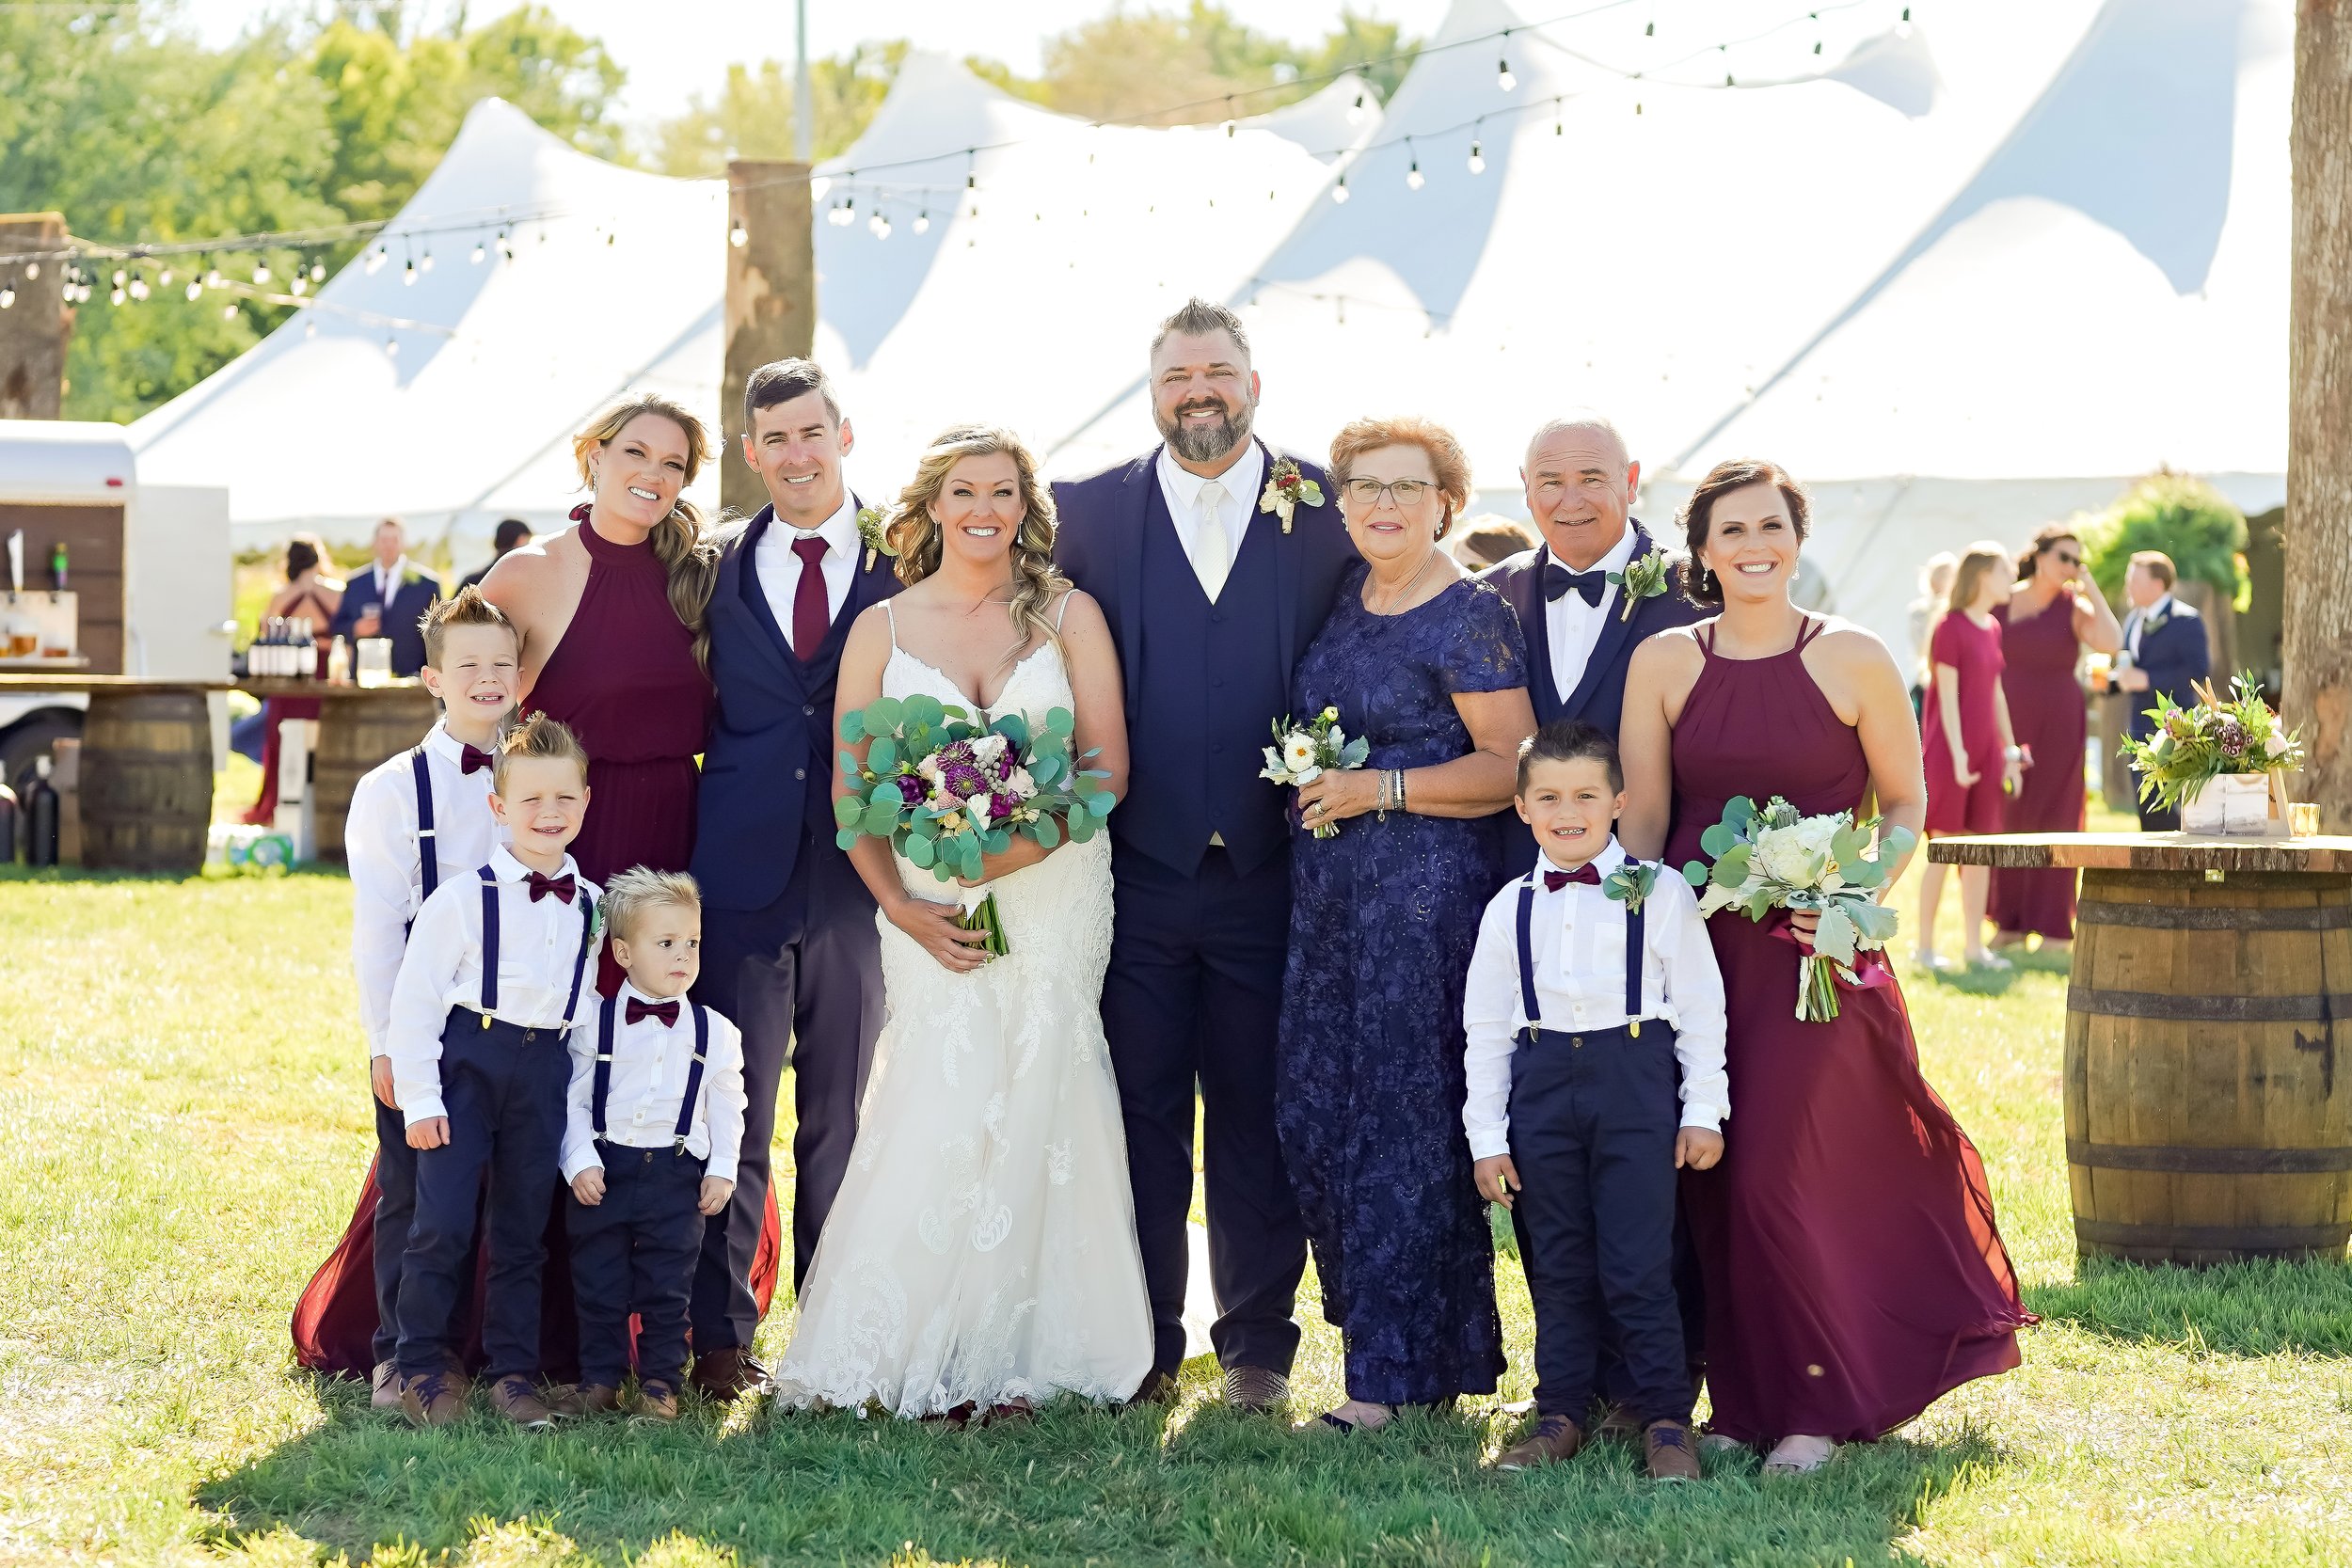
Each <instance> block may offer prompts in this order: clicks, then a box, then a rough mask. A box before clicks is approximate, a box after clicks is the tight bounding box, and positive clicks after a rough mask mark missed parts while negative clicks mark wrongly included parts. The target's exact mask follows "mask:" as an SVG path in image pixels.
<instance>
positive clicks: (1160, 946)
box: [1103, 841, 1307, 1375]
mask: <svg viewBox="0 0 2352 1568" xmlns="http://www.w3.org/2000/svg"><path fill="white" fill-rule="evenodd" d="M1113 850H1114V853H1113V861H1112V866H1113V876H1114V879H1115V881H1114V888H1115V893H1114V897H1115V899H1116V911H1117V912H1116V924H1115V925H1114V926H1113V927H1112V936H1111V960H1110V972H1109V974H1108V975H1107V976H1106V977H1105V979H1104V985H1103V1027H1104V1033H1105V1034H1107V1035H1108V1036H1109V1037H1110V1048H1111V1066H1112V1069H1113V1070H1114V1071H1115V1072H1116V1073H1117V1074H1118V1077H1119V1101H1120V1111H1121V1113H1122V1119H1123V1120H1124V1122H1125V1124H1126V1131H1127V1171H1128V1177H1129V1180H1130V1181H1131V1183H1132V1185H1133V1187H1134V1189H1135V1201H1136V1238H1137V1240H1138V1241H1140V1242H1141V1243H1142V1248H1143V1280H1144V1287H1145V1289H1146V1290H1147V1291H1149V1292H1150V1294H1151V1297H1152V1370H1153V1371H1154V1372H1166V1373H1168V1374H1170V1375H1173V1374H1174V1372H1175V1370H1176V1369H1177V1368H1178V1367H1179V1366H1180V1365H1181V1364H1182V1363H1183V1361H1184V1276H1185V1274H1186V1272H1187V1268H1188V1265H1189V1262H1190V1254H1189V1252H1188V1250H1187V1248H1186V1245H1185V1241H1184V1221H1185V1216H1186V1215H1187V1214H1189V1213H1190V1212H1191V1210H1192V1151H1193V1125H1194V1116H1193V1089H1194V1085H1195V1084H1196V1083H1198V1085H1199V1086H1200V1126H1201V1134H1202V1138H1203V1142H1204V1144H1205V1147H1204V1148H1203V1150H1202V1159H1201V1164H1202V1167H1203V1178H1204V1180H1205V1183H1206V1187H1207V1196H1208V1221H1209V1275H1210V1281H1211V1283H1212V1284H1213V1285H1214V1286H1215V1287H1216V1307H1217V1319H1216V1325H1215V1326H1214V1327H1213V1328H1212V1329H1211V1331H1210V1338H1211V1340H1212V1342H1213V1343H1214V1344H1215V1345H1216V1358H1217V1360H1218V1362H1219V1363H1220V1364H1222V1365H1224V1366H1227V1367H1264V1368H1270V1369H1272V1370H1276V1371H1279V1372H1288V1371H1289V1370H1290V1367H1291V1360H1292V1358H1293V1357H1294V1356H1295V1355H1296V1354H1297V1353H1298V1325H1297V1324H1296V1323H1294V1322H1292V1321H1291V1311H1292V1308H1293V1307H1294V1305H1295V1301H1296V1299H1297V1295H1298V1280H1299V1276H1300V1275H1302V1274H1304V1273H1305V1272H1306V1267H1307V1232H1306V1227H1304V1226H1303V1225H1302V1224H1301V1223H1300V1221H1299V1217H1298V1201H1297V1199H1296V1198H1295V1197H1294V1196H1292V1194H1291V1183H1290V1174H1289V1172H1288V1171H1287V1170H1286V1169H1285V1168H1284V1166H1283V1164H1282V1147H1281V1140H1280V1138H1279V1136H1278V1135H1277V1133H1276V1132H1275V1128H1274V1051H1275V1038H1276V1035H1277V1032H1278V1025H1279V1019H1280V1013H1281V995H1282V964H1283V959H1284V957H1285V954H1286V951H1287V949H1288V946H1289V942H1290V907H1291V881H1290V856H1289V855H1288V854H1287V853H1283V854H1279V855H1277V856H1275V857H1274V859H1273V860H1271V861H1270V862H1268V863H1266V864H1264V865H1262V866H1259V867H1258V868H1256V869H1255V870H1253V871H1251V872H1249V873H1248V874H1247V875H1243V874H1239V873H1237V872H1235V870H1234V869H1233V863H1232V858H1231V857H1230V856H1229V855H1227V853H1226V852H1225V851H1224V850H1223V849H1219V848H1212V849H1210V850H1209V851H1208V853H1207V855H1206V856H1205V857H1204V858H1203V859H1202V861H1201V863H1200V870H1199V872H1198V873H1197V874H1195V875H1192V876H1186V875H1184V873H1183V872H1180V871H1176V870H1173V869H1171V868H1170V867H1168V866H1166V865H1163V864H1161V863H1159V862H1157V861H1154V860H1152V858H1151V857H1149V856H1147V855H1141V854H1137V853H1136V852H1135V851H1133V850H1131V849H1128V848H1126V847H1124V846H1121V845H1119V844H1117V843H1116V841H1114V845H1113Z"/></svg>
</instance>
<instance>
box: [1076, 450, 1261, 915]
mask: <svg viewBox="0 0 2352 1568" xmlns="http://www.w3.org/2000/svg"><path fill="white" fill-rule="evenodd" d="M1274 550H1275V542H1274V531H1273V529H1272V528H1271V527H1265V528H1261V527H1255V526H1253V527H1251V528H1250V529H1249V530H1248V531H1247V532H1246V533H1245V534H1244V535H1243V538H1242V546H1241V551H1240V553H1239V555H1237V556H1236V557H1235V558H1234V561H1233V570H1232V574H1231V575H1230V576H1228V577H1227V578H1226V579H1225V587H1224V590H1223V592H1222V593H1221V594H1219V595H1218V597H1217V601H1216V603H1215V604H1214V605H1212V604H1211V603H1210V602H1209V600H1208V596H1207V595H1206V594H1203V593H1202V592H1201V591H1200V578H1199V577H1198V576H1197V575H1196V574H1195V573H1194V571H1193V568H1192V562H1191V560H1190V559H1189V558H1188V557H1186V555H1185V554H1184V543H1183V541H1181V540H1180V539H1178V538H1177V536H1176V528H1175V525H1174V524H1173V523H1172V522H1170V521H1169V520H1168V500H1167V498H1166V497H1165V496H1163V495H1162V494H1161V492H1160V487H1159V485H1158V484H1157V483H1153V484H1152V490H1151V495H1150V500H1149V512H1148V515H1147V516H1146V518H1145V521H1144V529H1143V583H1144V597H1143V604H1142V607H1141V608H1142V616H1143V628H1142V629H1143V646H1144V649H1145V650H1146V657H1144V659H1143V660H1142V669H1141V671H1140V676H1141V679H1140V683H1139V685H1138V688H1137V689H1136V690H1135V691H1133V692H1131V693H1130V694H1129V704H1128V710H1129V711H1130V712H1140V713H1143V714H1146V715H1149V719H1148V721H1146V722H1144V723H1141V724H1138V725H1136V727H1135V728H1134V729H1133V730H1131V732H1130V733H1129V735H1128V736H1127V751H1128V757H1129V772H1128V779H1129V783H1128V795H1127V799H1126V800H1122V801H1120V805H1119V809H1118V810H1117V811H1115V812H1113V813H1112V814H1111V817H1110V823H1111V832H1112V833H1113V834H1114V835H1115V836H1116V837H1117V838H1118V839H1119V840H1120V842H1121V843H1123V844H1126V845H1127V846H1129V847H1132V848H1135V849H1136V850H1138V851H1140V852H1142V853H1143V854H1146V855H1149V856H1151V857H1152V859H1153V860H1155V861H1158V862H1159V863H1162V864H1163V865H1167V866H1169V867H1171V868H1173V869H1175V870H1177V871H1181V872H1183V873H1184V874H1185V875H1186V876H1190V875H1192V873H1193V872H1194V871H1196V870H1197V869H1198V868H1199V866H1200V856H1201V853H1202V851H1204V850H1205V849H1207V848H1208V847H1209V835H1210V834H1211V833H1213V832H1215V833H1221V834H1223V835H1224V838H1225V847H1226V848H1227V849H1228V850H1230V851H1231V852H1232V856H1233V860H1234V862H1235V863H1236V864H1237V865H1239V866H1241V867H1242V868H1244V869H1248V868H1250V867H1253V866H1256V865H1259V864H1261V863H1263V862H1264V861H1265V860H1266V859H1267V858H1268V857H1270V856H1272V855H1273V854H1275V853H1276V852H1277V851H1278V850H1279V849H1280V848H1282V847H1284V845H1285V844H1287V842H1288V840H1289V826H1288V824H1287V823H1286V822H1285V821H1284V819H1283V816H1282V805H1283V799H1284V797H1283V792H1282V791H1281V790H1280V789H1279V788H1277V787H1276V786H1275V785H1273V784H1269V783H1267V782H1266V781H1265V780H1263V779H1261V778H1260V777H1258V769H1259V768H1261V767H1263V765H1264V760H1265V759H1264V757H1263V755H1262V754H1261V753H1262V752H1263V748H1264V747H1265V746H1266V744H1267V743H1268V741H1269V739H1270V738H1271V735H1270V726H1271V724H1272V722H1273V721H1275V720H1277V719H1279V718H1280V717H1281V716H1282V715H1283V714H1284V713H1285V712H1287V711H1288V709H1289V705H1290V680H1289V672H1288V671H1286V670H1284V669H1283V668H1282V655H1281V649H1280V647H1279V642H1280V632H1279V626H1278V625H1277V616H1278V613H1279V590H1278V585H1277V582H1276V571H1275V556H1274ZM1136 673H1137V672H1133V671H1131V672H1130V677H1131V678H1133V677H1134V676H1135V675H1136Z"/></svg>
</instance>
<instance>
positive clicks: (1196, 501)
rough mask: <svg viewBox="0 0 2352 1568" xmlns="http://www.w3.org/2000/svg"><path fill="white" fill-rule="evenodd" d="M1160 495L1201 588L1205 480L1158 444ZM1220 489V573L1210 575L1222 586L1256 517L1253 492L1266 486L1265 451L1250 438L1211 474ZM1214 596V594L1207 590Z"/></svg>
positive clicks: (1205, 578) (1206, 576)
mask: <svg viewBox="0 0 2352 1568" xmlns="http://www.w3.org/2000/svg"><path fill="white" fill-rule="evenodd" d="M1159 475H1160V496H1161V499H1164V500H1166V501H1167V502H1168V521H1169V522H1171V523H1174V524H1175V525H1176V537H1177V539H1178V540H1179V541H1180V542H1181V543H1182V544H1183V545H1184V555H1185V558H1186V559H1187V560H1189V561H1191V562H1192V569H1193V570H1194V571H1195V572H1196V573H1198V574H1200V578H1201V587H1202V590H1203V591H1204V592H1205V591H1206V589H1207V587H1208V584H1209V582H1210V581H1211V580H1212V579H1211V578H1210V577H1209V574H1208V573H1207V572H1206V571H1205V570H1203V568H1202V562H1201V556H1200V549H1201V540H1200V487H1201V486H1202V485H1204V484H1206V483H1209V482H1208V479H1207V478H1204V477H1203V476H1201V475H1200V474H1196V473H1194V472H1193V471H1192V470H1191V469H1189V468H1186V467H1183V466H1182V465H1181V464H1179V463H1178V462H1177V461H1176V454H1175V453H1173V452H1171V451H1168V448H1167V447H1166V446H1165V445H1163V446H1162V447H1161V448H1160V458H1159ZM1215 477H1216V482H1217V483H1218V484H1219V485H1221V486H1223V487H1224V490H1225V499H1223V500H1222V501H1220V502H1218V503H1217V509H1216V515H1217V519H1218V520H1219V521H1220V522H1222V523H1223V524H1224V525H1225V561H1224V566H1225V572H1224V573H1219V574H1218V575H1217V576H1216V578H1215V579H1214V580H1216V582H1217V583H1219V584H1222V583H1223V582H1224V580H1225V576H1226V574H1227V573H1230V572H1232V567H1233V562H1235V561H1236V560H1238V559H1239V558H1240V556H1241V545H1242V538H1243V536H1244V535H1245V534H1247V533H1248V531H1249V519H1250V518H1251V517H1253V516H1255V515H1257V511H1258V496H1259V494H1260V493H1261V492H1262V491H1263V490H1264V488H1265V453H1264V452H1263V451H1260V450H1259V447H1258V443H1257V441H1256V440H1255V439H1254V438H1253V439H1250V440H1248V441H1244V442H1243V443H1242V448H1241V455H1240V456H1238V457H1236V458H1234V459H1233V461H1232V464H1231V465H1230V466H1228V467H1227V468H1226V470H1225V471H1224V472H1223V473H1221V474H1218V475H1216V476H1215ZM1210 598H1211V599H1212V600H1214V599H1215V598H1216V595H1215V594H1210Z"/></svg>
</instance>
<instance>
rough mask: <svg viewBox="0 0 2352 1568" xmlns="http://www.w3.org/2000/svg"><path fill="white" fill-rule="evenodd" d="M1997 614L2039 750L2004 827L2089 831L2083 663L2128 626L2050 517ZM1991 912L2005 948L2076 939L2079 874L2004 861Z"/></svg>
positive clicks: (2012, 707)
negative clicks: (2079, 669)
mask: <svg viewBox="0 0 2352 1568" xmlns="http://www.w3.org/2000/svg"><path fill="white" fill-rule="evenodd" d="M1993 618H1994V620H1995V621H1996V622H1998V623H1999V624H2000V627H2001V655H2002V657H2003V658H2004V660H2005V661H2006V662H2007V665H2008V668H2007V669H2006V670H2005V671H2004V672H2003V673H2002V675H2001V683H2002V689H2004V690H2006V691H2007V692H2008V693H2009V721H2010V729H2011V730H2013V731H2014V732H2015V733H2016V736H2017V744H2019V745H2020V746H2023V747H2025V748H2026V751H2027V752H2031V753H2032V755H2033V766H2032V767H2031V768H2026V776H2025V780H2024V782H2023V783H2021V784H2019V785H2018V789H2017V793H2016V794H2015V795H2014V796H2013V797H2011V798H2010V801H2009V811H2008V816H2007V819H2006V820H2005V821H2004V823H2003V826H2004V827H2005V828H2006V829H2007V830H2008V831H2009V832H2012V833H2078V832H2082V830H2083V742H2084V739H2085V737H2086V733H2087V729H2088V721H2087V720H2086V717H2085V714H2084V711H2083V689H2082V686H2081V684H2080V682H2079V681H2078V679H2077V678H2076V676H2075V673H2074V666H2075V664H2076V662H2077V661H2078V660H2079V659H2080V657H2081V656H2082V651H2083V649H2085V648H2089V649H2090V651H2091V652H2093V653H2100V654H2112V653H2114V652H2115V651H2116V650H2117V649H2118V648H2121V647H2122V645H2123V628H2122V626H2119V625H2118V624H2117V623H2116V619H2115V611H2113V610H2109V609H2108V608H2107V601H2106V596H2105V595H2103V594H2101V593H2100V592H2099V585H2098V584H2097V583H2095V582H2093V581H2091V580H2090V574H2089V573H2088V572H2085V571H2084V570H2083V546H2082V541H2081V540H2079V539H2077V538H2075V537H2074V534H2072V533H2070V532H2068V531H2067V528H2066V525H2065V524H2063V523H2050V524H2047V525H2045V526H2044V527H2043V528H2042V530H2041V531H2039V532H2037V533H2036V534H2035V535H2034V536H2033V543H2032V544H2031V545H2029V546H2026V552H2025V553H2024V554H2023V555H2021V556H2019V557H2018V558H2017V585H2016V587H2014V588H2013V589H2011V590H2010V596H2009V602H2008V603H2007V604H2004V605H1999V606H1996V607H1995V608H1994V611H1993ZM1985 912H1986V913H1987V914H1988V915H1989V916H1991V918H1992V921H1993V929H1994V937H1993V946H1994V950H1995V951H1996V952H1997V951H1998V950H2000V949H2001V948H2004V947H2018V946H2022V945H2024V943H2025V941H2026V938H2027V937H2029V936H2038V937H2040V938H2041V939H2042V948H2043V950H2044V951H2047V950H2049V949H2050V948H2051V947H2053V946H2056V947H2058V948H2060V949H2063V948H2064V947H2065V945H2066V944H2067V943H2069V942H2073V941H2074V872H2072V871H2014V870H2010V869H2009V868H2007V867H2005V866H1996V867H1995V868H1994V872H1993V888H1992V895H1991V897H1990V899H1989V901H1988V903H1987V905H1986V910H1985Z"/></svg>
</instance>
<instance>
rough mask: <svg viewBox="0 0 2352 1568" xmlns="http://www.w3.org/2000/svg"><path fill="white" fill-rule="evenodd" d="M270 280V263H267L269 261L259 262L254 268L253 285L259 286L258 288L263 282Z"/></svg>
mask: <svg viewBox="0 0 2352 1568" xmlns="http://www.w3.org/2000/svg"><path fill="white" fill-rule="evenodd" d="M268 281H269V265H268V263H267V262H262V263H258V264H256V265H255V267H254V268H253V286H254V287H255V288H257V289H258V288H260V287H261V286H262V284H264V283H266V282H268Z"/></svg>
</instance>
